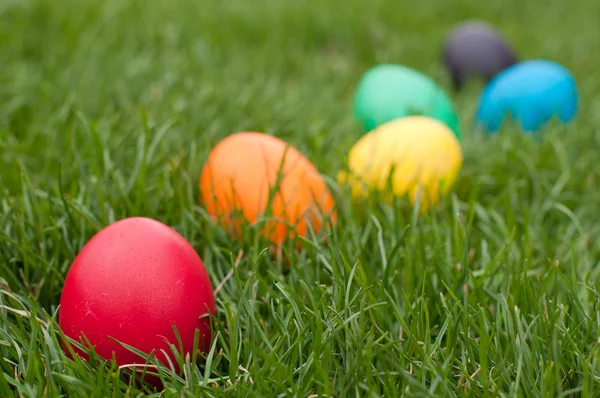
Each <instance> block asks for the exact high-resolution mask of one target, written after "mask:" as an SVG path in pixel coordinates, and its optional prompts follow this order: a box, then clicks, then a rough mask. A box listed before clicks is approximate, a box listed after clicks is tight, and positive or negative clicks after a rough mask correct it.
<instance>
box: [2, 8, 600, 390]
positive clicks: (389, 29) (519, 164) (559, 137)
mask: <svg viewBox="0 0 600 398" xmlns="http://www.w3.org/2000/svg"><path fill="white" fill-rule="evenodd" d="M598 15H600V3H598V2H596V1H592V0H582V1H580V2H577V3H574V2H569V1H566V0H561V1H555V2H547V1H542V0H530V1H527V2H525V1H517V0H505V1H490V2H480V1H475V0H459V1H453V2H448V1H433V0H426V1H421V2H412V3H407V2H395V1H384V0H373V1H369V2H367V1H362V2H360V1H341V0H329V1H317V0H305V1H303V2H291V1H283V0H280V1H276V0H254V1H252V2H249V1H243V0H228V1H221V2H217V1H208V0H201V1H190V0H171V1H154V2H147V1H141V0H132V1H117V0H107V1H104V2H96V1H91V0H80V1H74V0H67V1H57V0H23V1H16V0H12V1H11V0H4V1H2V2H0V220H1V222H0V282H1V283H0V284H1V285H2V288H1V290H0V293H2V294H0V304H2V307H0V329H1V330H2V332H1V333H0V352H1V353H2V355H0V357H1V358H0V360H1V361H2V366H1V368H2V371H3V376H4V377H3V379H2V380H0V389H2V391H4V392H5V394H3V395H6V396H10V395H13V394H16V395H21V396H39V395H41V394H43V392H44V391H45V393H46V394H47V395H49V396H54V395H58V394H59V393H61V394H68V395H72V396H77V395H96V396H107V395H110V394H115V395H116V396H119V395H121V394H125V393H126V391H129V394H130V395H133V394H134V393H136V392H139V391H141V390H140V389H139V388H137V387H135V386H133V385H132V384H130V385H128V384H127V383H126V382H125V381H123V379H119V378H120V377H121V372H119V370H118V369H117V368H116V367H114V366H112V367H111V366H110V365H109V364H106V363H104V364H102V363H100V364H98V363H94V362H92V363H91V364H83V363H81V362H77V361H75V362H73V361H70V360H68V359H67V358H66V357H65V356H64V355H63V354H62V353H61V351H60V347H59V345H58V341H59V336H60V333H59V332H58V331H57V330H56V325H55V324H54V321H55V320H56V306H57V304H58V300H59V297H60V291H61V288H62V281H63V280H64V276H65V274H66V272H67V270H68V267H69V265H70V263H71V262H72V260H73V258H74V256H75V255H76V254H77V252H78V250H79V249H80V248H81V247H82V246H83V245H84V244H85V242H86V241H87V240H88V239H89V238H90V237H91V236H92V235H93V234H94V233H95V232H97V231H98V230H99V229H100V228H101V227H103V226H105V225H107V224H108V223H110V222H113V221H115V220H117V219H120V218H124V217H129V216H135V215H142V216H148V217H152V218H156V219H158V220H160V221H162V222H165V223H167V224H168V225H171V226H173V227H174V228H176V229H177V230H178V231H179V232H180V233H182V234H183V235H184V236H185V237H186V238H187V239H188V240H190V242H191V243H192V244H193V245H194V246H195V247H196V248H197V250H198V251H199V253H200V255H201V256H202V258H203V260H204V261H205V263H206V265H207V268H208V270H209V273H210V275H211V278H212V280H213V285H214V286H216V285H218V283H219V282H220V281H222V280H223V279H224V278H225V275H226V274H227V273H228V272H229V270H231V269H232V266H233V262H234V259H235V258H236V256H237V254H238V251H239V250H243V257H242V261H241V262H240V264H239V266H238V267H237V268H235V270H236V271H235V276H234V278H232V279H231V280H230V281H229V282H228V283H227V284H226V285H225V287H224V288H223V290H222V291H221V292H220V294H219V296H218V299H219V303H220V304H219V311H220V316H219V320H218V322H217V326H216V329H215V333H216V335H217V339H216V342H217V343H216V345H215V351H214V353H213V354H214V360H213V362H212V363H211V365H210V367H209V368H206V367H204V365H202V364H199V365H197V366H196V365H195V364H192V365H191V366H192V367H191V368H190V369H193V370H191V371H190V373H188V374H187V377H188V380H187V382H186V381H184V380H182V379H180V378H177V377H172V376H170V375H168V371H166V370H163V374H162V375H163V376H164V378H165V380H166V381H165V382H166V383H167V387H168V388H167V390H166V393H167V395H168V394H173V395H178V396H179V394H184V395H187V396H197V395H198V394H200V393H207V394H212V395H213V396H219V395H231V394H237V395H259V396H269V395H271V394H274V395H275V394H280V395H293V396H308V395H311V394H325V395H333V396H346V395H348V396H367V395H369V396H382V395H386V396H396V395H401V394H404V395H408V396H412V395H415V396H419V395H433V396H453V395H460V394H467V395H470V394H472V396H495V395H501V394H505V395H508V396H558V395H561V394H563V395H581V396H594V395H597V393H598V391H599V388H598V381H599V380H600V379H599V375H598V333H599V332H598V324H599V323H600V320H599V319H598V312H597V309H598V304H599V299H598V293H597V292H596V290H595V289H596V283H597V281H598V277H599V272H600V271H599V270H598V268H597V265H598V258H599V255H600V245H599V242H598V239H597V236H598V234H599V232H600V225H599V224H598V221H597V214H598V203H599V200H600V193H599V192H598V190H597V183H598V177H599V175H600V164H599V163H598V162H597V158H598V156H597V154H598V150H597V148H598V145H599V144H600V134H599V131H598V128H597V126H598V125H599V124H600V94H599V93H600V72H599V70H598V65H599V64H600V63H599V61H600V38H599V36H598V34H597V32H596V30H595V27H596V26H597V16H598ZM470 18H477V19H483V20H486V21H488V22H491V23H493V24H494V25H495V26H496V27H497V28H498V29H499V30H500V31H501V32H502V33H503V34H504V36H505V37H506V38H507V40H508V41H509V42H510V43H511V44H512V45H513V46H514V47H515V48H516V50H517V52H518V54H519V56H520V57H521V59H534V58H546V59H551V60H555V61H557V62H560V63H562V64H563V65H565V66H566V67H567V68H569V69H570V70H571V71H572V72H573V74H574V75H575V77H576V79H577V82H578V85H579V90H580V94H581V108H580V112H579V115H578V117H577V120H576V122H574V123H572V124H570V125H568V126H553V127H550V128H548V129H547V131H546V132H545V134H544V135H543V136H542V137H541V138H540V139H539V140H534V139H531V138H530V137H527V136H525V135H523V134H519V132H517V131H512V130H511V129H507V130H506V131H504V133H503V134H502V135H500V136H498V137H491V138H486V137H482V136H480V135H478V134H473V133H471V132H470V131H469V128H470V125H471V119H472V116H473V113H474V110H475V106H476V103H477V96H478V94H479V91H480V89H481V84H478V83H474V84H473V85H471V86H470V87H469V89H468V90H467V91H466V92H461V93H453V94H452V96H453V99H454V101H455V104H456V107H457V109H458V110H459V112H460V116H461V120H462V126H463V131H464V137H465V138H464V139H463V142H462V145H463V150H464V156H465V164H464V168H463V170H462V172H461V175H460V177H459V180H458V181H457V184H456V189H455V191H454V193H453V196H452V197H451V198H449V200H448V201H447V202H446V203H445V205H444V206H443V207H442V209H441V210H440V211H438V212H433V213H432V214H430V215H427V216H426V217H425V218H424V219H423V220H420V221H419V223H417V224H415V223H414V222H413V221H415V220H413V219H412V216H411V214H410V211H407V210H406V208H405V207H403V206H402V205H398V206H385V205H381V204H377V203H371V204H368V205H365V204H360V203H358V204H357V203H352V202H351V201H350V200H349V199H348V198H347V196H346V195H344V194H343V191H341V190H340V188H338V187H335V186H334V187H333V188H332V189H334V190H335V191H336V192H337V194H338V196H339V205H340V208H341V212H342V214H343V217H342V220H341V222H340V225H339V226H338V228H336V230H335V231H334V234H333V236H332V237H331V238H330V243H331V248H328V247H324V246H321V245H318V244H316V243H310V242H307V243H306V245H305V246H306V247H305V250H304V251H303V252H302V253H300V254H297V253H292V252H289V253H288V254H287V256H288V261H289V263H290V265H291V267H290V268H291V269H290V270H289V273H288V271H286V272H282V268H283V265H281V264H276V263H275V262H274V261H273V259H270V258H268V257H267V256H264V255H263V256H260V255H259V253H260V252H261V250H262V249H263V248H264V242H262V241H259V240H253V239H249V240H248V241H244V242H233V241H231V240H230V239H229V238H228V237H227V236H225V235H224V234H223V233H222V231H219V230H218V229H217V228H214V227H212V226H210V224H209V223H208V221H207V218H206V216H205V215H204V213H203V211H202V209H200V208H198V207H197V203H198V199H197V198H198V192H197V179H198V176H199V173H200V169H201V167H202V164H203V161H204V159H205V158H206V155H207V153H208V151H209V150H210V148H211V147H212V146H213V145H214V144H216V143H217V142H218V140H219V139H221V138H223V137H224V136H226V135H228V134H231V133H233V132H236V131H242V130H255V131H263V132H267V133H271V134H275V135H277V136H278V137H281V138H283V139H285V140H287V141H288V142H290V143H291V144H292V145H294V146H296V147H297V148H298V149H299V150H300V151H301V152H303V153H304V154H305V155H307V157H308V158H309V159H310V160H311V161H312V162H313V163H314V164H315V165H316V166H317V168H319V170H320V171H321V172H322V173H323V174H324V175H326V176H329V177H330V178H331V177H334V176H335V175H336V174H337V171H338V170H339V169H340V168H341V167H342V165H343V161H344V156H345V154H346V152H347V151H348V149H349V148H350V146H351V145H352V144H353V142H354V141H355V140H356V139H358V138H359V137H360V136H361V135H362V134H363V132H362V131H360V128H359V126H358V124H357V123H355V122H354V120H353V119H352V115H351V101H352V92H353V89H354V86H355V84H356V82H357V81H358V79H359V77H360V75H361V74H362V73H363V72H364V71H365V70H366V69H367V68H369V67H371V66H373V65H375V64H377V63H401V64H404V65H407V66H410V67H413V68H416V69H418V70H421V71H423V72H425V73H427V74H429V75H430V76H432V77H433V78H434V79H435V80H437V81H438V82H439V83H440V84H442V85H443V86H444V87H445V88H449V86H450V85H449V79H448V77H447V76H446V74H445V72H444V70H443V68H442V65H441V55H440V51H441V46H442V44H443V40H444V37H445V35H446V34H447V33H448V32H449V30H450V29H451V28H452V26H453V25H454V24H456V23H458V22H461V21H463V20H465V19H470ZM15 311H17V312H15ZM19 311H24V312H19ZM32 314H34V315H35V314H37V316H38V317H40V319H41V320H42V321H43V322H44V323H39V322H37V321H35V318H34V316H33V315H32ZM44 325H45V326H44ZM239 366H241V367H242V368H243V369H245V370H246V372H244V371H242V370H240V368H239ZM478 369H479V370H478ZM99 375H105V376H102V377H101V376H99ZM249 378H252V382H250V381H249ZM118 380H121V381H120V382H118ZM109 381H110V382H109Z"/></svg>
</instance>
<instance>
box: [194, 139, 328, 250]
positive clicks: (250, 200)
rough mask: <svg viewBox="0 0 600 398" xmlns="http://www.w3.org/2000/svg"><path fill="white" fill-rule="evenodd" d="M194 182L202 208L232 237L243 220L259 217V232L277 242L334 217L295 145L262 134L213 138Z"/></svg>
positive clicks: (315, 173) (325, 194) (320, 185)
mask: <svg viewBox="0 0 600 398" xmlns="http://www.w3.org/2000/svg"><path fill="white" fill-rule="evenodd" d="M282 161H283V164H282ZM278 176H279V182H278ZM277 182H278V184H276V183H277ZM199 186H200V195H201V200H200V201H201V204H202V205H203V206H204V207H205V208H206V211H207V212H208V213H209V214H210V215H211V216H212V217H213V218H214V220H215V221H217V222H218V223H219V224H220V225H221V226H222V227H224V228H225V229H226V230H227V231H228V232H229V233H231V234H232V235H234V236H236V237H239V236H240V233H241V232H242V229H243V227H244V225H246V224H247V223H255V222H257V221H258V220H259V219H261V218H263V217H264V219H263V224H262V228H261V231H262V233H263V235H264V236H265V237H267V238H268V239H269V240H270V241H271V242H272V243H274V244H276V245H281V244H282V243H283V242H284V241H285V240H286V239H288V238H292V237H295V236H297V235H300V236H307V235H308V228H309V225H310V227H311V228H312V230H313V231H315V232H317V233H318V232H319V231H321V230H322V229H323V227H325V226H326V223H327V221H328V220H330V221H332V222H335V218H336V214H335V210H334V200H333V197H332V196H331V193H330V192H329V189H328V188H327V186H326V184H325V181H324V179H323V178H322V177H321V176H320V174H319V172H318V170H317V169H316V168H315V167H314V166H313V165H312V164H311V162H310V161H309V160H308V159H307V158H305V157H304V156H303V155H302V154H301V153H300V152H298V150H297V149H295V148H294V147H292V146H290V145H288V144H287V143H286V142H284V141H283V140H281V139H279V138H276V137H273V136H270V135H267V134H263V133H258V132H240V133H236V134H233V135H230V136H228V137H226V138H225V139H223V140H222V141H221V142H219V143H218V144H217V145H216V146H215V147H214V148H213V149H212V151H211V152H210V154H209V156H208V160H207V161H206V163H205V164H204V167H203V169H202V173H201V175H200V181H199ZM269 198H272V200H271V201H270V200H269ZM269 202H270V206H268V205H269ZM267 210H268V211H267ZM267 218H268V219H269V220H270V221H264V220H265V219H267Z"/></svg>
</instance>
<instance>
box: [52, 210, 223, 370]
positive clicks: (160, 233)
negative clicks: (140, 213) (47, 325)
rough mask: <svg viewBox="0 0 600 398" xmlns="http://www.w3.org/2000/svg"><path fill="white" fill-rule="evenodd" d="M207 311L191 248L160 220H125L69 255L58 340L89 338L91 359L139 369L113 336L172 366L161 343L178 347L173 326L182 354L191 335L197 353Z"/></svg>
mask: <svg viewBox="0 0 600 398" xmlns="http://www.w3.org/2000/svg"><path fill="white" fill-rule="evenodd" d="M215 311H216V309H215V300H214V296H213V290H212V286H211V282H210V279H209V276H208V274H207V272H206V269H205V268H204V264H203V263H202V260H201V259H200V257H199V256H198V254H197V253H196V251H195V250H194V248H193V247H192V246H191V245H190V244H189V243H188V242H187V241H186V240H185V239H184V238H183V237H182V236H181V235H180V234H178V233H177V232H176V231H174V230H173V229H171V228H170V227H168V226H166V225H164V224H162V223H161V222H159V221H155V220H152V219H149V218H143V217H132V218H127V219H123V220H120V221H117V222H115V223H113V224H111V225H109V226H107V227H105V228H104V229H102V230H100V231H99V232H98V233H97V234H96V235H94V236H93V237H92V238H91V239H90V240H89V241H88V242H87V243H86V244H85V246H84V247H83V248H82V249H81V251H80V252H79V254H77V256H76V257H75V260H74V261H73V263H72V265H71V267H70V268H69V271H68V273H67V276H66V279H65V283H64V287H63V290H62V295H61V298H60V307H59V311H58V320H59V325H60V327H61V329H62V330H63V332H64V333H65V335H66V336H68V337H71V338H72V339H74V340H76V341H78V342H81V343H82V344H83V345H84V346H87V345H88V343H87V342H86V340H87V341H89V344H91V345H92V346H93V347H94V349H95V352H96V353H97V354H98V355H99V356H101V357H103V358H105V359H107V360H110V359H111V358H112V357H113V356H114V357H115V359H116V363H117V364H118V365H126V364H127V365H128V364H142V365H143V364H144V363H145V359H144V358H141V357H140V356H138V355H136V354H134V353H133V352H131V351H129V350H128V349H126V348H125V347H123V346H122V345H121V344H119V343H117V342H115V341H114V340H113V339H116V340H117V341H119V342H121V343H125V344H128V345H130V346H133V347H134V348H136V349H138V350H140V351H141V352H143V353H145V354H149V353H150V352H151V351H152V350H155V354H154V355H155V357H156V358H157V359H158V360H160V361H161V362H163V363H164V364H165V365H166V366H169V361H171V362H172V363H173V364H174V366H175V367H176V368H177V363H176V360H175V357H174V356H173V354H172V353H171V348H170V347H169V345H168V343H171V344H174V345H175V347H177V348H178V349H179V347H180V346H179V343H178V339H177V335H176V334H175V332H174V331H173V327H176V328H177V333H178V335H179V338H180V339H181V340H180V341H181V347H182V348H183V352H184V354H185V353H191V352H192V351H193V348H194V333H196V331H198V333H199V341H198V345H199V349H200V350H204V351H207V350H208V349H209V348H210V346H209V344H210V340H211V330H210V320H209V318H208V317H207V315H208V314H213V315H214V314H215ZM84 336H85V337H84ZM72 347H73V349H75V351H76V352H77V353H78V354H79V355H80V356H82V357H84V358H85V357H86V355H85V354H84V353H83V352H82V351H81V350H79V349H77V348H76V347H75V346H72ZM65 350H66V347H65ZM67 352H68V350H67ZM138 370H140V371H141V370H142V369H138Z"/></svg>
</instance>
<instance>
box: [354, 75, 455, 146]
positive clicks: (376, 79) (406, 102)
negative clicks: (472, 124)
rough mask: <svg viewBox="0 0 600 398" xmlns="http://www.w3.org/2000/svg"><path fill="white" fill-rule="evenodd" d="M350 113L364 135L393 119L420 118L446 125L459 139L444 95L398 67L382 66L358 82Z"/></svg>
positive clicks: (427, 79)
mask: <svg viewBox="0 0 600 398" xmlns="http://www.w3.org/2000/svg"><path fill="white" fill-rule="evenodd" d="M352 106H353V112H354V116H355V117H356V119H357V120H358V121H359V122H360V123H361V124H362V126H363V128H364V130H365V131H367V132H368V131H371V130H372V129H374V128H376V127H378V126H380V125H382V124H384V123H387V122H390V121H392V120H394V119H398V118H402V117H406V116H411V115H421V116H427V117H431V118H434V119H437V120H439V121H441V122H442V123H444V124H446V125H447V126H448V127H449V128H450V129H451V130H452V131H453V132H454V134H456V137H457V138H459V139H460V136H461V133H460V123H459V119H458V115H457V113H456V110H455V109H454V105H453V103H452V101H451V99H450V97H448V95H447V94H446V92H445V91H444V90H443V89H442V88H441V87H440V86H439V85H438V84H436V83H435V82H434V81H433V80H432V79H431V78H430V77H429V76H426V75H424V74H423V73H421V72H419V71H417V70H414V69H412V68H409V67H406V66H402V65H392V64H382V65H377V66H375V67H373V68H371V69H369V70H368V71H367V72H366V73H365V74H364V75H363V76H362V77H361V79H360V81H359V82H358V85H357V87H356V90H355V92H354V99H353V105H352Z"/></svg>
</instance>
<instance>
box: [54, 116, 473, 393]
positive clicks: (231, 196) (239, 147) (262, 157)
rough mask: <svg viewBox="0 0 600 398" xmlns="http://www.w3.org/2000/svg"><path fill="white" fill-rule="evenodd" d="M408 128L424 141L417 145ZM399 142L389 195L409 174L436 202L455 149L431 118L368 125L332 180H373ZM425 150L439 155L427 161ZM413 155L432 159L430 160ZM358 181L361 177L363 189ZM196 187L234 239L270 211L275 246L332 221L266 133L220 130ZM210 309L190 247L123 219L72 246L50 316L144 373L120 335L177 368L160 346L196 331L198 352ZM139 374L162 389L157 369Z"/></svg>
mask: <svg viewBox="0 0 600 398" xmlns="http://www.w3.org/2000/svg"><path fill="white" fill-rule="evenodd" d="M418 137H421V138H426V140H427V141H428V142H430V143H431V144H433V145H419V139H418ZM443 147H445V149H446V150H445V151H439V148H443ZM402 148H404V150H408V151H409V152H408V153H406V154H403V155H402V156H401V157H402V158H404V160H406V162H405V163H403V164H402V166H401V167H400V168H399V169H401V170H402V171H400V172H398V171H397V172H394V174H393V176H394V177H393V182H392V183H393V186H394V193H403V192H404V193H409V194H410V197H411V199H412V200H414V199H415V198H416V196H417V186H416V184H415V183H414V182H413V181H411V180H410V179H409V176H410V175H411V174H414V175H416V176H417V177H418V179H420V181H421V182H422V183H424V184H425V185H427V186H428V187H429V188H430V193H431V194H432V195H433V196H434V200H437V198H438V197H439V196H440V195H441V192H440V191H443V192H445V191H447V190H448V189H449V187H450V186H451V184H452V180H453V179H454V178H455V176H456V174H457V172H458V169H459V168H460V163H461V161H462V158H461V157H460V147H459V145H458V141H457V140H456V138H455V137H454V135H453V134H452V132H451V130H450V129H448V128H447V127H446V126H445V125H444V124H443V123H441V122H439V121H437V120H435V119H432V118H427V117H421V116H413V117H407V118H402V119H398V120H395V121H393V122H390V123H386V124H384V125H382V126H380V127H379V128H377V129H376V130H374V131H373V132H371V133H369V134H367V135H366V136H364V137H363V138H362V139H361V140H360V141H359V142H358V143H357V144H356V145H355V146H354V147H353V149H352V150H351V152H350V156H349V159H350V165H351V167H350V169H349V172H346V173H340V176H339V178H338V179H339V180H340V181H343V182H345V183H349V184H351V186H352V188H353V192H354V193H355V194H358V195H365V194H368V188H379V189H381V188H383V186H384V183H385V181H386V175H387V173H389V171H390V168H391V167H392V160H393V159H397V158H398V157H399V156H400V152H401V151H402ZM436 148H438V151H439V153H437V155H440V156H441V157H440V156H438V157H437V160H433V159H436V154H435V153H433V152H435V151H436ZM449 148H450V149H451V150H450V151H448V149H449ZM441 152H446V153H452V154H454V157H448V156H443V155H442V153H441ZM411 153H412V154H411ZM432 153H433V154H432ZM415 154H416V155H415ZM419 158H429V159H431V162H429V163H430V164H429V166H427V164H423V163H422V162H420V161H419ZM423 165H425V166H426V167H425V169H423V168H422V166H423ZM440 173H441V174H444V175H445V176H446V179H447V180H448V181H447V182H448V184H446V185H445V186H443V187H442V188H439V189H438V188H437V186H438V185H436V184H435V183H434V182H435V181H436V180H440V179H442V180H443V179H444V178H443V176H440ZM361 179H362V180H367V181H368V182H367V184H365V185H366V186H363V184H362V183H361V181H360V180H361ZM199 185H200V195H201V200H200V201H201V203H202V204H203V206H204V207H205V209H206V211H207V212H208V213H209V214H210V215H211V216H213V218H214V220H215V221H216V222H217V223H219V224H220V225H221V226H222V227H224V228H225V229H226V230H228V232H230V233H231V234H232V235H234V236H239V234H240V233H241V232H242V230H243V226H244V224H246V223H254V222H257V221H259V219H261V218H263V216H265V215H266V216H272V217H267V219H268V220H267V221H266V222H265V224H264V229H263V230H262V232H263V235H264V236H265V237H266V238H267V239H269V240H270V241H271V242H272V243H273V244H276V245H280V244H282V243H283V242H284V241H285V240H286V239H291V238H293V237H294V236H297V235H301V236H307V234H308V231H309V228H312V229H313V231H315V232H317V231H322V230H323V229H324V227H326V223H327V221H328V220H329V221H331V222H335V220H336V213H335V204H334V200H333V197H332V195H331V193H330V191H329V189H328V187H327V185H326V183H325V180H324V179H323V178H322V177H321V175H320V174H319V172H318V170H317V169H316V167H315V166H314V165H313V164H312V163H311V162H310V161H309V160H308V159H307V158H306V157H305V156H303V155H302V154H301V153H300V152H299V151H298V150H297V149H295V148H294V147H292V146H290V145H288V144H287V143H286V142H284V141H283V140H281V139H279V138H276V137H274V136H271V135H268V134H263V133H258V132H240V133H236V134H232V135H230V136H228V137H226V138H225V139H223V140H222V141H221V142H219V143H218V144H217V145H216V146H215V147H214V148H213V149H212V151H211V152H210V154H209V156H208V159H207V161H206V163H205V165H204V167H203V169H202V172H201V175H200V178H199ZM290 227H291V229H290ZM215 314H216V303H215V296H214V293H213V290H212V284H211V281H210V278H209V275H208V273H207V270H206V268H205V265H204V263H203V262H202V260H201V259H200V257H199V256H198V254H197V252H196V251H195V250H194V248H193V247H192V245H191V244H190V243H189V242H188V241H187V240H186V239H185V238H184V237H183V236H181V235H180V234H178V233H177V232H176V231H175V230H173V229H171V228H170V227H168V226H167V225H165V224H163V223H161V222H159V221H157V220H153V219H150V218H145V217H131V218H127V219H123V220H120V221H117V222H115V223H113V224H111V225H109V226H107V227H105V228H103V229H102V230H100V231H99V232H98V233H97V234H96V235H94V236H93V237H92V239H90V241H88V242H87V243H86V245H85V246H84V247H83V249H82V250H81V251H80V252H79V253H78V255H77V257H76V258H75V260H74V262H73V264H72V265H71V267H70V268H69V271H68V273H67V277H66V279H65V283H64V286H63V291H62V295H61V299H60V307H59V312H58V318H59V325H60V327H61V329H62V330H63V332H64V333H65V335H66V336H67V337H69V338H71V339H73V340H75V341H76V342H78V343H80V344H84V343H85V344H84V345H88V344H89V345H91V346H92V347H94V349H95V352H96V354H98V355H100V356H101V357H103V358H105V359H110V358H113V357H114V358H115V360H116V363H117V364H118V365H120V366H125V367H133V368H136V369H137V370H139V371H143V370H144V367H145V365H143V363H144V362H145V360H144V358H141V357H139V356H138V355H137V354H136V353H135V352H133V351H132V350H130V349H128V348H127V347H126V346H124V345H122V344H123V343H124V344H127V345H129V346H132V347H134V348H136V349H137V350H140V351H141V352H142V353H146V354H148V353H151V352H155V353H156V354H155V356H156V358H157V359H158V360H160V361H161V362H163V363H172V364H173V365H174V367H175V368H176V370H178V366H177V364H176V361H175V356H174V355H173V354H172V353H171V350H170V347H169V344H173V343H177V342H179V344H180V345H181V348H182V349H183V350H184V352H186V353H188V352H190V351H191V350H192V349H193V347H194V341H195V338H196V333H198V337H199V341H198V348H199V349H200V350H201V351H202V352H207V351H208V350H209V349H210V345H211V339H212V331H211V325H210V316H211V315H212V316H214V315H215ZM173 327H175V328H176V329H177V331H175V330H174V329H173ZM63 347H64V348H65V351H66V352H67V353H68V354H69V355H72V354H77V355H79V356H81V357H84V358H87V355H86V353H85V351H83V350H81V349H80V348H79V347H78V346H73V345H72V344H71V343H70V342H69V341H65V342H64V343H63ZM146 373H148V372H146ZM150 373H152V372H150ZM145 380H146V381H148V382H149V383H151V384H152V385H154V386H156V387H158V388H161V382H160V380H159V379H158V378H157V377H156V376H153V375H147V376H146V377H145Z"/></svg>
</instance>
